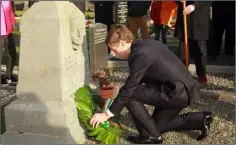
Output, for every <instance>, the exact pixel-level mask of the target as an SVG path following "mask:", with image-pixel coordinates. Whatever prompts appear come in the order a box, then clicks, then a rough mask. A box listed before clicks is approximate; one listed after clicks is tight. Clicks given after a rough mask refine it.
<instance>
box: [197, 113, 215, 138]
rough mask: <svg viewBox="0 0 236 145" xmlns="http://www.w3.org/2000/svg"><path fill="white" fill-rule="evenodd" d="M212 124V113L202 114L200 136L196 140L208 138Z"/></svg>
mask: <svg viewBox="0 0 236 145" xmlns="http://www.w3.org/2000/svg"><path fill="white" fill-rule="evenodd" d="M212 122H213V118H212V112H204V123H203V127H202V130H201V131H202V134H201V135H200V136H199V137H198V138H197V140H198V141H200V140H203V139H204V138H206V137H207V136H208V133H209V131H210V126H211V123H212Z"/></svg>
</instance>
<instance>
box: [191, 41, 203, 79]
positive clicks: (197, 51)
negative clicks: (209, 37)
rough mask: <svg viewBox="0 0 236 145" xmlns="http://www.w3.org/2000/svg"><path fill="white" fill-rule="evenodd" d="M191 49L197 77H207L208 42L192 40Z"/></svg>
mask: <svg viewBox="0 0 236 145" xmlns="http://www.w3.org/2000/svg"><path fill="white" fill-rule="evenodd" d="M189 48H190V51H191V52H192V55H193V58H194V62H195V66H196V73H197V75H198V76H205V75H206V64H207V41H206V40H190V41H189Z"/></svg>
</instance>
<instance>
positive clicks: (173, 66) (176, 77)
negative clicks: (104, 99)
mask: <svg viewBox="0 0 236 145" xmlns="http://www.w3.org/2000/svg"><path fill="white" fill-rule="evenodd" d="M128 62H129V68H130V74H129V76H128V78H127V80H126V82H125V85H124V86H123V87H122V88H121V89H120V91H119V94H118V96H117V98H116V99H115V100H114V102H113V103H112V105H111V106H110V108H109V110H110V111H111V112H112V113H113V114H115V115H118V114H119V113H120V112H121V110H122V109H123V108H124V106H125V105H126V103H127V102H128V101H129V100H130V99H131V98H132V97H133V93H134V91H135V89H136V88H137V87H138V86H139V85H140V84H141V83H146V84H155V85H156V86H157V91H163V92H164V93H166V94H168V95H163V96H154V97H167V96H168V97H171V98H172V99H169V100H170V102H167V104H166V105H168V104H174V105H175V106H178V107H187V106H188V105H190V104H192V103H194V102H196V101H198V100H199V99H200V95H199V88H198V86H197V83H196V81H195V80H193V78H192V75H191V74H190V73H189V71H188V69H187V68H186V67H185V66H184V64H183V63H182V62H181V61H180V60H179V58H178V57H177V56H176V55H175V54H174V53H173V52H172V51H170V50H169V48H168V47H167V46H166V45H164V44H163V43H161V42H159V41H156V40H135V41H134V42H133V43H132V45H131V53H130V56H129V58H128ZM179 84H182V85H179ZM158 88H161V89H158ZM163 92H161V93H163ZM186 92H187V93H186ZM186 94H188V95H186ZM163 99H165V98H163ZM171 100H175V102H171ZM176 100H179V101H176Z"/></svg>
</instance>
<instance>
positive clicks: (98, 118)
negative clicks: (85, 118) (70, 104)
mask: <svg viewBox="0 0 236 145" xmlns="http://www.w3.org/2000/svg"><path fill="white" fill-rule="evenodd" d="M109 118H110V117H109V115H108V114H107V113H96V114H94V115H93V117H92V118H91V119H90V124H91V125H92V126H93V128H97V127H98V125H99V124H100V123H101V122H103V121H107V120H108V119H109Z"/></svg>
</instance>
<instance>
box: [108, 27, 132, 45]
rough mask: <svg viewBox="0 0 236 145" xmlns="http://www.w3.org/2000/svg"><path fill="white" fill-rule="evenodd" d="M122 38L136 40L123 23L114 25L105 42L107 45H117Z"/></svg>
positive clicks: (127, 40)
mask: <svg viewBox="0 0 236 145" xmlns="http://www.w3.org/2000/svg"><path fill="white" fill-rule="evenodd" d="M120 40H122V41H125V42H127V43H129V42H132V41H133V40H134V36H133V34H132V33H131V31H130V30H129V29H128V28H127V27H126V26H125V25H121V24H117V25H112V26H111V28H110V31H109V32H108V34H107V38H106V40H105V43H106V44H107V45H108V44H109V45H112V46H117V45H118V44H119V42H120Z"/></svg>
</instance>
